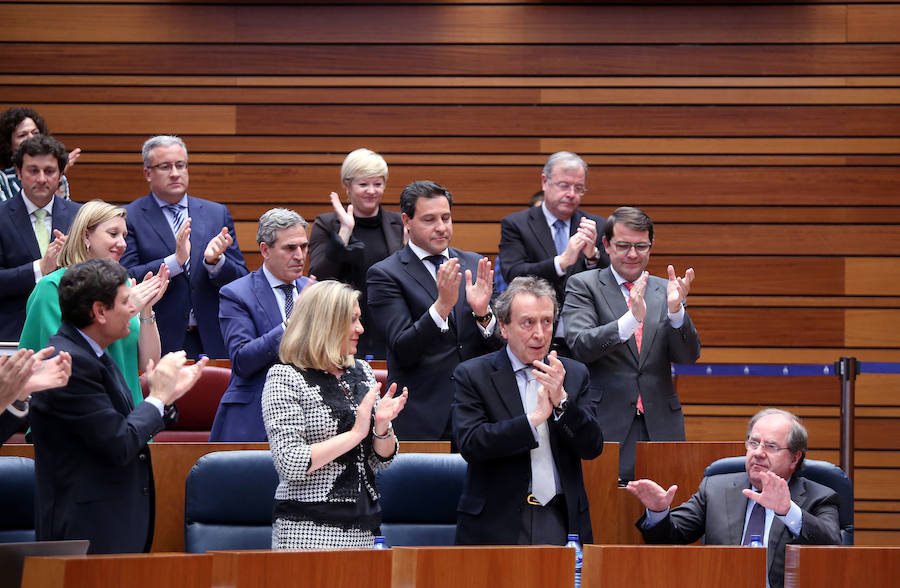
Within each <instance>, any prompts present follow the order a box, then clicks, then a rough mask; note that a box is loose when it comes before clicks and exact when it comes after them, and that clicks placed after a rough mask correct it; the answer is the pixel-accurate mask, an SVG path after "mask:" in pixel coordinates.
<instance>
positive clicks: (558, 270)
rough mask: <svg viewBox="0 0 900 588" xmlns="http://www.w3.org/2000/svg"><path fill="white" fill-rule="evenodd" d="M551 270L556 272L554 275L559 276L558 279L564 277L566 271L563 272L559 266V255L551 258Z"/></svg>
mask: <svg viewBox="0 0 900 588" xmlns="http://www.w3.org/2000/svg"><path fill="white" fill-rule="evenodd" d="M553 269H555V270H556V275H557V276H559V277H560V278H561V277H563V276H564V275H566V270H564V269H563V268H562V267H560V265H559V255H554V256H553Z"/></svg>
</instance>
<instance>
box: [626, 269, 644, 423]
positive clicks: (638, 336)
mask: <svg viewBox="0 0 900 588" xmlns="http://www.w3.org/2000/svg"><path fill="white" fill-rule="evenodd" d="M623 285H624V286H625V287H626V288H628V291H629V292H631V289H632V288H634V282H623ZM628 308H631V297H630V296H629V297H628ZM643 341H644V323H643V322H641V324H639V325H638V328H637V330H636V331H635V332H634V342H635V344H636V345H637V350H638V355H640V354H641V343H642V342H643ZM637 411H638V413H643V412H644V401H643V399H641V395H640V394H638V398H637Z"/></svg>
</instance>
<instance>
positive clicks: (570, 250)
mask: <svg viewBox="0 0 900 588" xmlns="http://www.w3.org/2000/svg"><path fill="white" fill-rule="evenodd" d="M587 246H588V238H587V237H586V236H585V235H584V233H583V232H581V228H580V227H579V230H578V231H576V233H575V234H574V235H572V236H571V237H569V242H568V244H566V250H565V251H563V252H562V253H561V254H559V255H557V256H556V257H557V258H558V259H559V267H561V268H562V269H563V270H565V269H566V268H567V267H569V266H570V265H572V264H573V263H575V262H576V261H578V254H579V253H581V251H582V250H583V249H584V248H585V247H587ZM590 246H591V247H593V246H594V241H590ZM592 251H593V249H592Z"/></svg>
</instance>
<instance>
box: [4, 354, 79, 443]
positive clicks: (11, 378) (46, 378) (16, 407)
mask: <svg viewBox="0 0 900 588" xmlns="http://www.w3.org/2000/svg"><path fill="white" fill-rule="evenodd" d="M53 351H54V349H53V348H52V347H45V348H43V349H41V350H40V351H38V352H37V353H34V352H33V351H31V350H30V349H19V350H18V351H16V352H15V353H13V354H12V355H2V356H0V445H3V444H4V443H5V442H6V440H7V439H9V437H10V436H11V435H12V434H13V433H15V432H16V431H17V430H19V429H20V428H21V427H22V426H24V424H25V422H26V419H27V417H28V410H29V400H30V399H31V394H32V393H33V392H37V391H38V390H46V389H47V388H57V387H59V386H65V385H66V382H68V381H69V375H70V374H71V373H72V356H71V355H69V354H68V353H65V352H63V353H58V354H57V355H56V356H55V357H52V358H50V355H51V354H52V353H53ZM48 358H49V359H48Z"/></svg>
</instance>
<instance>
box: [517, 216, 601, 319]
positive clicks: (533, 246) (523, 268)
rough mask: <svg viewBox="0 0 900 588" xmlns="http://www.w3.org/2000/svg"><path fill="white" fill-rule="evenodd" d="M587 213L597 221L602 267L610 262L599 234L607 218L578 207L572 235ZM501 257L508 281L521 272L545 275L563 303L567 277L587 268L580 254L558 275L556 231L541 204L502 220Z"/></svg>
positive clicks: (570, 225)
mask: <svg viewBox="0 0 900 588" xmlns="http://www.w3.org/2000/svg"><path fill="white" fill-rule="evenodd" d="M584 217H587V218H590V219H594V221H595V222H596V223H597V235H598V237H597V245H598V247H597V248H598V249H599V251H600V260H599V261H598V266H599V267H606V266H607V265H609V257H608V256H607V255H606V251H604V249H603V246H602V244H601V242H600V238H599V236H600V235H602V234H603V227H605V226H606V219H605V218H603V217H599V216H595V215H593V214H589V213H586V212H583V211H581V210H576V211H575V214H573V215H572V218H571V220H570V221H569V235H570V236H571V235H574V234H575V233H576V232H577V231H578V225H579V224H580V223H581V219H582V218H584ZM499 257H500V259H502V260H503V264H502V267H501V268H500V269H501V271H502V272H503V279H504V280H506V283H507V284H509V283H510V282H512V281H513V278H517V277H519V276H538V277H539V278H544V279H545V280H547V281H548V282H550V283H551V284H553V287H554V288H555V289H556V300H557V301H558V302H559V305H560V308H561V307H562V303H563V299H564V298H565V295H566V281H567V280H568V279H569V277H570V276H572V275H574V274H577V273H579V272H583V271H584V270H586V269H588V266H587V261H585V258H584V255H583V254H579V255H578V261H576V262H575V263H573V264H572V265H570V266H569V267H567V268H566V273H565V275H564V276H562V277H560V276H558V275H556V268H555V267H554V265H553V258H554V257H556V245H555V244H554V243H553V234H552V233H551V232H550V227H548V226H547V219H546V217H545V216H544V211H543V210H542V209H541V207H540V206H533V207H531V208H527V209H525V210H520V211H519V212H514V213H512V214H510V215H508V216H507V217H505V218H504V219H503V220H502V221H500V255H499Z"/></svg>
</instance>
